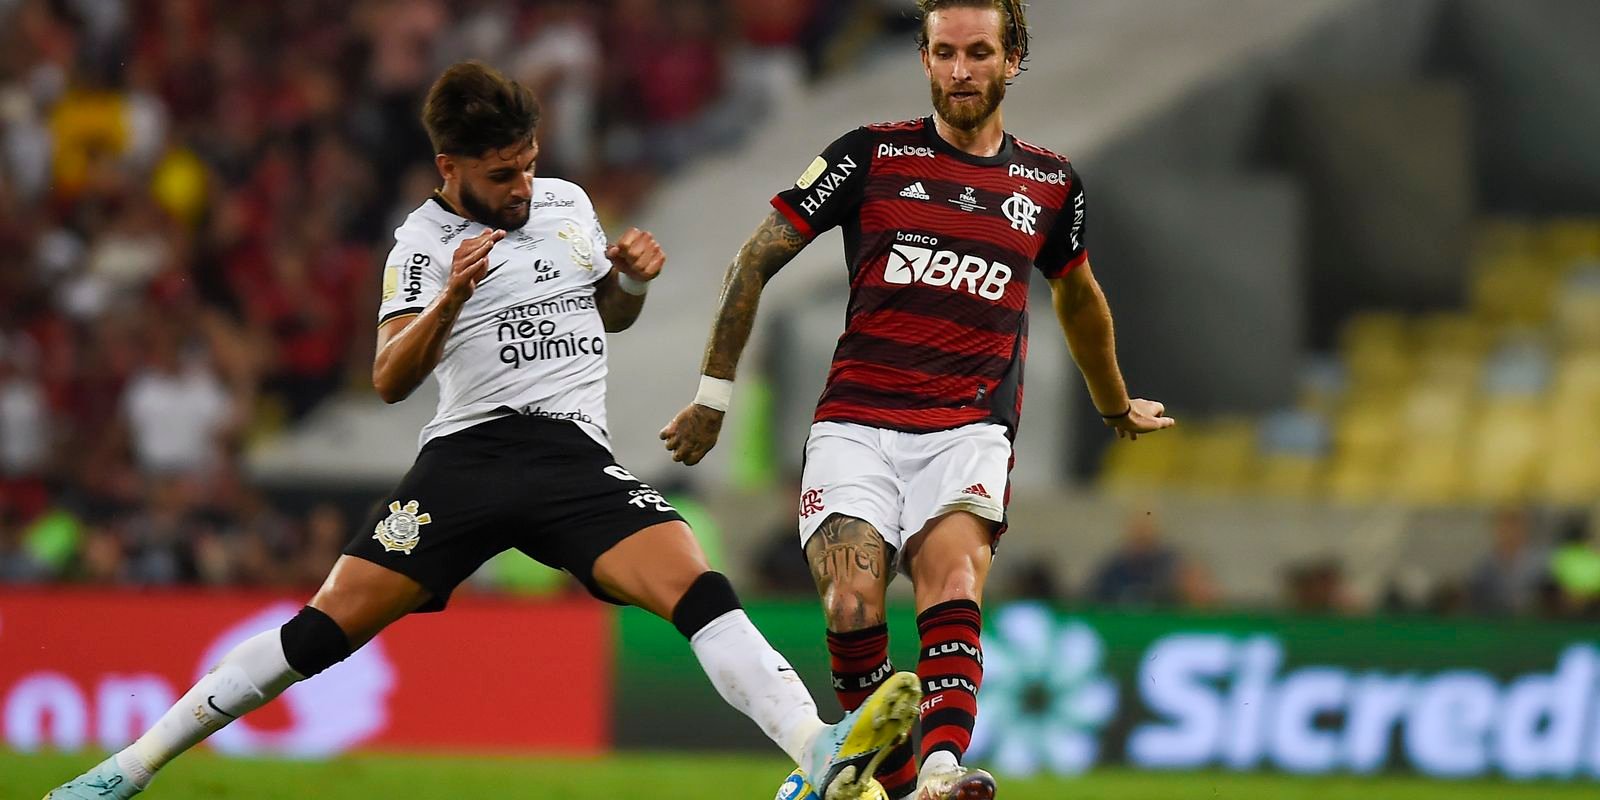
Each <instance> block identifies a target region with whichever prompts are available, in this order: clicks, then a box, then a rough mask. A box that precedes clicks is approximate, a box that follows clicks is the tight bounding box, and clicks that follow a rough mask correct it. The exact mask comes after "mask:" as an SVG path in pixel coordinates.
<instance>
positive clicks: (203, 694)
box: [117, 628, 305, 789]
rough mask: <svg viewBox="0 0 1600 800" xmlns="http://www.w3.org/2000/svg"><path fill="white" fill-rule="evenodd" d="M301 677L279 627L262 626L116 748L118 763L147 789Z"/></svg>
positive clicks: (138, 783) (140, 785) (129, 776)
mask: <svg viewBox="0 0 1600 800" xmlns="http://www.w3.org/2000/svg"><path fill="white" fill-rule="evenodd" d="M302 680H305V678H304V677H303V676H301V675H300V674H299V673H296V672H295V671H294V670H293V669H291V668H290V667H289V661H288V659H286V658H284V655H283V638H282V636H281V635H280V634H279V632H278V629H277V628H273V629H272V630H269V631H262V632H261V633H258V634H256V635H255V636H252V637H250V638H249V639H246V640H245V641H244V642H242V643H241V644H240V645H239V646H238V647H235V648H233V649H232V650H230V651H228V654H227V655H225V656H223V657H222V662H221V663H219V664H217V665H216V666H215V667H213V668H212V669H211V671H210V672H208V673H206V675H205V677H203V678H201V679H200V682H199V683H196V684H195V685H194V688H192V689H190V690H189V691H188V693H187V694H185V695H184V696H183V697H181V698H179V699H178V703H177V705H174V706H173V707H172V708H170V709H168V710H167V713H165V714H163V715H161V719H160V720H158V721H157V722H156V724H155V727H153V728H151V729H150V730H148V731H146V732H145V734H144V735H143V736H140V737H139V738H138V740H137V741H135V742H134V743H133V744H131V745H128V746H127V747H126V748H125V749H123V750H122V752H120V753H118V754H117V765H118V766H120V767H121V768H122V771H123V772H125V773H127V775H128V778H129V780H132V781H133V785H135V786H138V787H139V788H141V789H142V788H144V787H145V786H147V785H149V783H150V779H151V778H152V777H154V776H155V773H156V770H159V769H161V768H162V767H164V766H166V765H167V762H168V761H171V760H172V759H173V758H175V757H177V756H178V754H180V753H182V752H184V751H185V750H188V749H189V748H191V747H194V746H195V745H197V744H199V743H200V742H201V741H202V740H204V739H205V738H206V737H207V736H210V735H211V734H213V733H216V732H217V731H218V730H221V729H222V728H223V727H224V726H226V725H227V724H228V723H230V722H232V721H234V720H235V719H237V718H239V717H242V716H244V715H245V714H247V713H249V712H251V711H254V710H256V709H258V708H260V707H262V706H263V705H266V703H267V701H269V700H271V699H272V698H274V697H277V696H278V695H280V694H282V693H283V690H285V689H287V688H289V687H290V686H293V685H294V684H295V683H297V682H299V681H302Z"/></svg>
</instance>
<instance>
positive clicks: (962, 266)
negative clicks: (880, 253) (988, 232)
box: [883, 234, 1013, 300]
mask: <svg viewBox="0 0 1600 800" xmlns="http://www.w3.org/2000/svg"><path fill="white" fill-rule="evenodd" d="M896 238H898V239H900V240H901V241H902V242H906V241H913V242H922V243H925V244H929V245H930V246H929V247H916V246H914V245H911V244H896V245H894V246H892V247H891V248H890V249H889V260H888V262H887V263H886V264H885V265H884V271H883V280H884V282H886V283H890V284H895V285H898V286H909V285H911V284H913V283H922V284H925V285H928V286H936V287H944V286H948V287H950V288H951V289H953V290H955V291H964V292H966V293H968V294H974V295H977V296H979V297H982V298H984V299H985V300H999V299H1000V298H1002V297H1004V296H1005V294H1006V285H1007V284H1009V283H1010V282H1011V276H1012V274H1013V273H1012V271H1011V268H1010V267H1008V266H1006V265H1005V264H999V263H994V264H991V263H990V262H989V261H987V260H985V259H982V258H979V257H978V256H974V255H965V256H963V255H961V254H959V253H955V252H952V251H949V250H936V249H933V248H934V247H936V246H937V245H938V241H939V240H938V239H937V238H935V237H932V236H923V235H920V234H900V235H899V236H897V237H896Z"/></svg>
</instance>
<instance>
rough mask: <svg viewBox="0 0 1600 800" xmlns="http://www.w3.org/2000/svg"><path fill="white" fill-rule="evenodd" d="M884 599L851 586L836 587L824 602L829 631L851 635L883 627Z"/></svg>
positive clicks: (872, 592)
mask: <svg viewBox="0 0 1600 800" xmlns="http://www.w3.org/2000/svg"><path fill="white" fill-rule="evenodd" d="M883 606H884V603H883V598H882V597H881V596H879V595H878V594H877V593H876V592H874V591H870V590H863V589H859V588H856V587H851V586H835V587H833V589H832V590H831V591H829V592H828V596H827V597H826V598H825V600H824V602H823V608H824V611H825V613H826V615H827V617H828V630H830V631H833V632H835V633H850V632H853V631H859V630H865V629H867V628H871V627H873V626H874V625H882V624H883V623H884V620H885V619H887V617H886V616H885V615H884V607H883Z"/></svg>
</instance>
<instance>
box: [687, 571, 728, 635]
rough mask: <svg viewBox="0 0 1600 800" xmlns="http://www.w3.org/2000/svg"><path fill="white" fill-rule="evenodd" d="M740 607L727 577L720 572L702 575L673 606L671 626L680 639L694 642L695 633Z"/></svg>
mask: <svg viewBox="0 0 1600 800" xmlns="http://www.w3.org/2000/svg"><path fill="white" fill-rule="evenodd" d="M743 607H744V606H743V605H742V604H741V603H740V602H739V594H738V593H737V592H735V591H734V590H733V583H732V582H731V581H729V580H728V576H726V575H723V574H722V573H720V572H705V573H702V574H701V575H700V577H698V578H696V579H695V581H694V583H692V584H690V586H689V589H688V590H687V591H685V592H684V593H683V597H681V598H679V599H678V604H677V605H676V606H674V607H673V609H672V625H673V627H675V628H677V629H678V632H679V633H681V634H683V638H685V639H693V638H694V635H695V634H697V633H699V632H700V631H701V629H703V628H705V626H707V625H710V624H711V623H712V622H713V621H715V620H716V619H717V618H718V617H721V616H722V615H724V614H727V613H729V612H732V611H738V610H739V609H741V608H743Z"/></svg>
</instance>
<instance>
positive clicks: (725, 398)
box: [694, 375, 733, 413]
mask: <svg viewBox="0 0 1600 800" xmlns="http://www.w3.org/2000/svg"><path fill="white" fill-rule="evenodd" d="M694 403H695V405H698V406H705V407H706V408H711V409H716V410H717V411H721V412H723V413H727V411H728V406H730V405H732V404H733V381H728V380H723V379H722V378H713V377H711V376H710V375H701V376H700V391H698V392H695V395H694Z"/></svg>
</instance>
